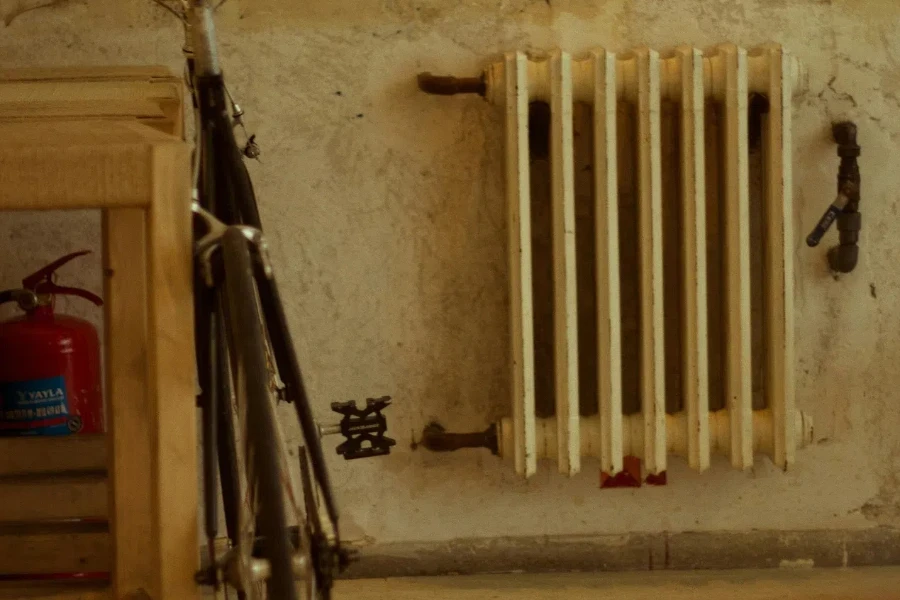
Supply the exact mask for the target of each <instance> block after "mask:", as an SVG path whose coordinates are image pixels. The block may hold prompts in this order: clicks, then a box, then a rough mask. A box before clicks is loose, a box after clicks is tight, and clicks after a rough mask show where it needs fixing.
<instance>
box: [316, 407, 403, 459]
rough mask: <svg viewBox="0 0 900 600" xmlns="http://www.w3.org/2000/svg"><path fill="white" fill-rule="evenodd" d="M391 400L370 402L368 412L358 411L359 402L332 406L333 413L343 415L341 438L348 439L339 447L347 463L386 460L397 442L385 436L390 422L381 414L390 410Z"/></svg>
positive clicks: (338, 449)
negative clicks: (370, 458)
mask: <svg viewBox="0 0 900 600" xmlns="http://www.w3.org/2000/svg"><path fill="white" fill-rule="evenodd" d="M390 404H391V398H390V396H383V397H381V398H368V399H367V400H366V407H365V408H362V409H360V408H358V407H357V406H356V402H355V401H353V400H350V401H349V402H333V403H332V404H331V410H333V411H334V412H336V413H338V414H341V415H343V417H344V418H343V419H341V422H340V428H341V434H342V435H343V436H344V437H345V438H347V439H346V440H345V441H344V442H342V443H341V444H340V445H338V447H337V453H338V454H340V455H341V456H343V457H344V459H345V460H354V459H357V458H369V457H371V456H384V455H386V454H390V453H391V446H394V445H395V444H396V443H397V442H396V441H395V440H393V439H391V438H389V437H387V436H386V435H385V433H386V432H387V419H386V418H385V416H384V415H383V414H382V413H381V411H382V410H384V409H385V408H387V407H388V406H390Z"/></svg>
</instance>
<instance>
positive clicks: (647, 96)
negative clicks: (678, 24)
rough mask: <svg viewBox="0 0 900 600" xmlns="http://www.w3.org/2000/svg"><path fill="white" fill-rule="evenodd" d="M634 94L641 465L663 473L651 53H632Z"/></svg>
mask: <svg viewBox="0 0 900 600" xmlns="http://www.w3.org/2000/svg"><path fill="white" fill-rule="evenodd" d="M634 56H635V58H634V60H635V61H636V73H637V90H638V235H639V256H638V263H639V265H640V296H641V300H640V301H641V307H640V315H641V319H640V323H641V325H640V332H641V371H640V373H641V375H640V380H641V384H640V389H641V410H642V412H643V416H644V464H645V467H646V469H647V471H648V472H649V473H653V474H656V473H660V472H662V471H665V469H666V397H665V339H664V327H665V324H664V319H663V257H662V244H663V237H662V158H661V156H660V151H661V148H660V85H659V83H660V81H659V80H660V62H659V53H657V52H656V51H654V50H649V49H646V48H644V49H640V50H637V51H635V55H634Z"/></svg>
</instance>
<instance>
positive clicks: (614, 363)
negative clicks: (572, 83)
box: [591, 50, 623, 473]
mask: <svg viewBox="0 0 900 600" xmlns="http://www.w3.org/2000/svg"><path fill="white" fill-rule="evenodd" d="M591 61H592V67H593V82H594V90H593V93H594V98H593V105H594V177H595V180H594V194H595V202H596V205H595V212H594V215H595V219H596V224H595V232H596V256H597V262H596V265H597V266H596V269H597V373H598V382H599V385H598V388H599V389H598V391H599V396H600V398H599V413H600V462H601V466H600V468H601V469H602V470H603V471H606V472H608V473H618V472H619V471H621V470H622V461H623V455H622V315H621V297H620V296H621V295H620V282H619V178H618V164H617V160H616V157H617V152H616V136H617V128H616V121H617V106H616V105H617V92H616V55H615V54H614V53H612V52H606V51H604V50H596V51H594V52H592V53H591Z"/></svg>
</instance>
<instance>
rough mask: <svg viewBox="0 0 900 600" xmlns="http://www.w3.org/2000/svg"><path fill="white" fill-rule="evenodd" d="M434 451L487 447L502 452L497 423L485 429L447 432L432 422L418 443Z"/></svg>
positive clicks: (494, 451)
mask: <svg viewBox="0 0 900 600" xmlns="http://www.w3.org/2000/svg"><path fill="white" fill-rule="evenodd" d="M417 446H422V447H424V448H425V449H426V450H431V451H432V452H453V451H454V450H461V449H463V448H487V449H488V450H490V451H491V454H495V455H496V454H499V453H500V444H499V442H498V440H497V425H496V424H492V425H491V426H490V427H488V428H487V429H485V430H484V431H476V432H473V433H447V431H446V430H445V429H444V428H443V426H441V425H440V424H438V423H431V424H429V425H428V426H427V427H425V429H424V431H422V440H421V441H420V442H419V443H418V444H417Z"/></svg>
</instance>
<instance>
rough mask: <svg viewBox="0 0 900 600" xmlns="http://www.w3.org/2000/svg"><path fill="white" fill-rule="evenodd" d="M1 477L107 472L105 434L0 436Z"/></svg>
mask: <svg viewBox="0 0 900 600" xmlns="http://www.w3.org/2000/svg"><path fill="white" fill-rule="evenodd" d="M0 456H2V457H3V460H2V461H0V479H2V478H4V477H16V476H21V475H29V476H32V475H36V474H45V475H52V474H61V473H72V472H82V473H85V472H97V473H102V472H106V467H107V462H106V436H103V435H67V436H29V437H9V438H0Z"/></svg>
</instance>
